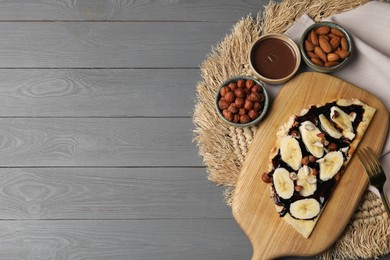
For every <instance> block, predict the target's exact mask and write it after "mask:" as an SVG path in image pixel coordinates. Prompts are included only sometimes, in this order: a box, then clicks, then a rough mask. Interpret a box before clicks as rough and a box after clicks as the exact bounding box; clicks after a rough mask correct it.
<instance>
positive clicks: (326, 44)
mask: <svg viewBox="0 0 390 260" xmlns="http://www.w3.org/2000/svg"><path fill="white" fill-rule="evenodd" d="M318 41H319V44H320V47H321V49H322V50H323V51H324V52H326V53H330V52H331V51H332V46H331V45H330V43H329V42H328V40H326V38H325V37H324V36H323V35H321V36H320V38H319V40H318Z"/></svg>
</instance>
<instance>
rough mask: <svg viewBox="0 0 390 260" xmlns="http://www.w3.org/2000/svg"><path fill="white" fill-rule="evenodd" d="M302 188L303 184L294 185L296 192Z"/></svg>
mask: <svg viewBox="0 0 390 260" xmlns="http://www.w3.org/2000/svg"><path fill="white" fill-rule="evenodd" d="M302 189H303V186H301V185H295V190H296V191H297V192H300V191H301V190H302Z"/></svg>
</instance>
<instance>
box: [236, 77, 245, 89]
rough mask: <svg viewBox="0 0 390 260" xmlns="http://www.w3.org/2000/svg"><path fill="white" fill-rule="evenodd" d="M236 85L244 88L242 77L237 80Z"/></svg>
mask: <svg viewBox="0 0 390 260" xmlns="http://www.w3.org/2000/svg"><path fill="white" fill-rule="evenodd" d="M237 87H239V88H245V80H243V79H239V80H237Z"/></svg>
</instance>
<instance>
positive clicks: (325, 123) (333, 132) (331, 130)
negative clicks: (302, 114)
mask: <svg viewBox="0 0 390 260" xmlns="http://www.w3.org/2000/svg"><path fill="white" fill-rule="evenodd" d="M318 118H319V119H320V123H321V128H322V130H324V131H325V132H327V133H328V134H329V135H330V136H331V137H333V138H336V139H340V138H341V137H342V136H343V135H342V134H341V133H340V132H339V131H338V130H337V129H336V128H335V127H334V126H333V125H332V123H331V122H330V121H329V120H328V119H327V118H326V117H325V116H324V115H323V114H321V115H319V117H318Z"/></svg>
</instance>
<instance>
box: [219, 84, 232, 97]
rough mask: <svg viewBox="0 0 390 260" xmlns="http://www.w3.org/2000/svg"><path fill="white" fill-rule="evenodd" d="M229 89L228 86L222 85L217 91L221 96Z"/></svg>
mask: <svg viewBox="0 0 390 260" xmlns="http://www.w3.org/2000/svg"><path fill="white" fill-rule="evenodd" d="M229 91H230V89H229V88H228V87H226V86H224V87H222V88H221V90H220V91H219V93H220V94H221V96H222V97H224V96H225V94H226V93H227V92H229Z"/></svg>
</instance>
